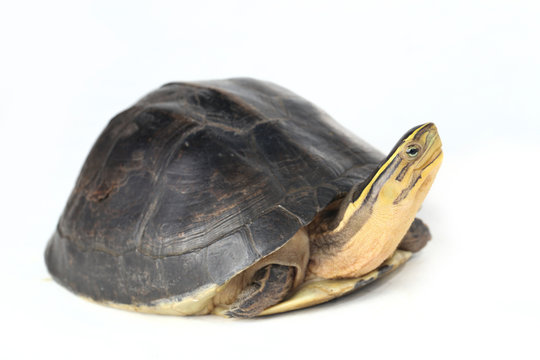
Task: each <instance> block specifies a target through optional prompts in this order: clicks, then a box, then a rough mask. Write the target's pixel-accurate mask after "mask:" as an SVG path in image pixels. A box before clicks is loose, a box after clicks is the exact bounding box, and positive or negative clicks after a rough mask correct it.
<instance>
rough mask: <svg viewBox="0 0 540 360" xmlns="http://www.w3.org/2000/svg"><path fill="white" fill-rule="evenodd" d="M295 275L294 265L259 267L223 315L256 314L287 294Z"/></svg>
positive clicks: (245, 316)
mask: <svg viewBox="0 0 540 360" xmlns="http://www.w3.org/2000/svg"><path fill="white" fill-rule="evenodd" d="M295 275H296V269H295V267H294V266H286V265H278V264H270V265H267V266H265V267H263V268H261V269H259V270H258V271H257V272H256V273H255V275H254V276H253V281H252V282H251V284H249V285H248V286H247V287H246V288H245V289H244V290H242V292H241V293H240V294H239V295H238V297H237V298H236V301H235V302H234V303H233V304H232V305H231V306H230V308H229V310H228V311H227V312H226V313H225V315H227V316H229V317H235V318H251V317H254V316H257V315H258V314H259V313H260V312H262V311H263V310H264V309H266V308H268V307H270V306H272V305H275V304H277V303H279V302H281V301H282V300H283V299H284V298H285V297H286V296H287V294H288V293H289V291H290V290H291V289H292V287H293V285H294V278H295Z"/></svg>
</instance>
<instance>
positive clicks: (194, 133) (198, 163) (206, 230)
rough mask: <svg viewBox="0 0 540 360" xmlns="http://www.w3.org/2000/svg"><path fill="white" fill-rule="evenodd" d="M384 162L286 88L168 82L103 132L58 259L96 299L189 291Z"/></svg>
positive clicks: (249, 259) (260, 251)
mask: <svg viewBox="0 0 540 360" xmlns="http://www.w3.org/2000/svg"><path fill="white" fill-rule="evenodd" d="M383 158H384V157H383V155H382V154H381V153H379V152H378V151H376V150H375V149H373V148H372V147H370V146H369V145H367V144H366V143H364V142H362V141H361V140H359V139H357V138H355V137H354V136H351V135H349V134H348V133H347V132H346V131H345V130H344V129H342V128H341V127H339V125H337V124H336V123H335V122H334V121H333V120H332V119H331V118H330V117H329V116H328V115H327V114H325V113H324V112H322V111H321V110H320V109H318V108H317V107H315V106H314V105H312V104H311V103H309V102H308V101H306V100H304V99H302V98H301V97H299V96H297V95H295V94H293V93H292V92H290V91H288V90H286V89H284V88H282V87H279V86H277V85H274V84H271V83H267V82H262V81H258V80H253V79H231V80H222V81H209V82H199V83H171V84H167V85H165V86H163V87H161V88H160V89H158V90H156V91H154V92H152V93H150V94H149V95H147V96H146V97H144V98H143V99H141V100H140V101H139V102H138V103H136V104H135V105H134V106H132V107H131V108H129V109H127V110H126V111H124V112H122V113H120V114H118V115H117V116H116V117H114V118H113V119H112V120H111V121H110V123H109V124H108V126H107V127H106V129H105V130H104V131H103V133H102V134H101V135H100V137H99V138H98V140H97V142H96V143H95V145H94V147H93V148H92V150H91V152H90V154H89V155H88V158H87V160H86V162H85V164H84V166H83V168H82V171H81V174H80V176H79V178H78V180H77V183H76V186H75V189H74V190H73V192H72V194H71V196H70V198H69V201H68V203H67V206H66V208H65V210H64V212H63V214H62V216H61V218H60V221H59V223H58V226H57V229H56V232H55V233H54V235H53V237H52V239H51V240H50V242H49V244H48V246H47V250H46V262H47V266H48V268H49V271H50V273H51V274H52V275H53V276H54V278H55V279H56V280H57V281H59V282H61V283H62V284H64V285H65V286H67V287H68V288H70V289H71V290H72V291H74V292H76V293H79V294H82V295H85V296H88V297H90V298H92V299H94V300H98V301H112V302H115V303H125V304H145V303H152V302H154V301H157V300H160V299H166V298H172V297H180V298H181V297H182V296H185V295H187V294H193V293H196V292H197V291H200V290H201V289H204V288H206V287H208V286H211V285H221V284H224V283H225V282H226V281H227V280H228V279H230V278H231V277H232V276H233V275H235V274H237V273H239V272H241V271H242V270H243V269H245V268H247V267H249V266H250V265H251V264H253V263H255V262H256V261H257V260H259V259H261V258H262V257H264V256H265V255H268V254H269V253H271V252H273V251H275V250H276V249H278V248H279V247H281V246H282V245H283V244H284V243H286V242H287V240H288V239H290V238H291V236H292V235H293V234H294V233H296V232H297V231H298V230H299V229H300V228H301V227H302V226H304V225H306V224H308V223H309V222H310V221H311V220H312V219H313V218H314V216H315V214H316V213H317V212H318V211H320V210H321V209H323V208H324V207H325V206H326V205H327V204H329V203H330V202H331V201H332V200H333V199H334V198H336V197H337V196H340V195H341V194H343V193H345V192H347V191H348V190H349V189H350V188H351V187H352V185H353V184H355V183H359V182H362V181H363V180H365V179H366V178H367V177H368V176H369V175H370V173H371V172H372V171H373V170H374V169H375V168H376V166H377V165H378V163H379V162H380V161H381V160H382V159H383Z"/></svg>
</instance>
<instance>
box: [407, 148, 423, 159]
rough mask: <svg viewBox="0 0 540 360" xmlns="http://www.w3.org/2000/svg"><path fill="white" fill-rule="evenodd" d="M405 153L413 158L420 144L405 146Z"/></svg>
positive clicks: (416, 154)
mask: <svg viewBox="0 0 540 360" xmlns="http://www.w3.org/2000/svg"><path fill="white" fill-rule="evenodd" d="M405 153H406V154H407V156H408V157H409V158H411V159H414V158H415V157H417V156H418V154H420V146H418V145H409V146H407V150H405Z"/></svg>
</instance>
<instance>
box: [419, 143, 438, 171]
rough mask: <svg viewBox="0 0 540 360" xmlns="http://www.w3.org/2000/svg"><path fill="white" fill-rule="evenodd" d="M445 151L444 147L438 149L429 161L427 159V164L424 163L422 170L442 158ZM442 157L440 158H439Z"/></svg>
mask: <svg viewBox="0 0 540 360" xmlns="http://www.w3.org/2000/svg"><path fill="white" fill-rule="evenodd" d="M442 156H443V152H442V149H441V148H439V149H437V150H436V151H435V152H434V154H433V155H431V157H430V158H429V160H428V161H426V165H424V166H423V167H422V168H421V169H422V171H425V170H426V169H428V168H429V167H431V166H432V165H433V164H434V163H435V162H436V161H437V160H442ZM439 158H440V159H439Z"/></svg>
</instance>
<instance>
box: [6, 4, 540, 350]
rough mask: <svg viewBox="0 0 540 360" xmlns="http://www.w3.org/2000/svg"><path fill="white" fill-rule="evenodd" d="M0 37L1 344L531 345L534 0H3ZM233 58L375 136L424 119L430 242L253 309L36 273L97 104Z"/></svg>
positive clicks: (92, 132) (240, 71)
mask: <svg viewBox="0 0 540 360" xmlns="http://www.w3.org/2000/svg"><path fill="white" fill-rule="evenodd" d="M0 53H1V54H0V75H1V77H0V134H1V139H0V154H1V157H2V158H1V159H2V161H1V166H0V169H1V170H0V171H1V176H0V191H1V199H0V201H1V207H0V211H1V213H0V219H1V220H0V221H1V227H0V238H1V241H2V245H1V249H2V256H1V261H0V266H1V268H0V270H1V271H0V294H1V306H0V324H1V325H0V326H1V330H2V332H3V334H2V335H1V336H0V344H1V346H0V351H1V352H2V355H1V357H2V358H5V359H10V358H37V357H39V358H54V359H63V358H70V359H71V358H88V359H104V358H117V359H118V358H123V359H135V358H161V359H174V358H177V359H199V358H207V356H208V358H210V357H212V358H217V357H219V358H233V359H242V358H246V359H248V358H256V359H259V358H263V359H264V358H268V359H286V358H291V357H292V356H297V357H300V356H301V358H327V359H328V358H331V359H351V358H359V359H375V358H376V359H381V358H389V359H390V358H398V357H399V358H414V359H424V358H426V359H427V358H430V359H440V358H442V359H444V358H473V357H475V358H488V357H498V356H500V357H502V358H515V359H525V358H535V359H538V358H539V357H540V351H539V350H538V341H539V333H540V330H539V321H540V310H539V307H540V296H539V290H538V289H539V281H538V277H539V275H540V270H539V268H538V260H537V259H538V252H539V251H540V245H539V243H540V236H539V231H538V223H539V221H540V219H539V211H538V204H539V200H540V197H539V195H538V191H539V190H538V189H539V187H538V183H539V181H540V172H539V170H538V168H539V156H540V146H539V141H538V138H539V136H540V125H539V123H540V4H539V3H538V2H534V1H531V2H526V1H485V2H481V1H448V2H438V1H424V2H423V1H354V2H353V1H350V2H340V1H332V2H323V1H296V2H293V1H272V2H266V3H265V5H263V2H260V3H258V2H255V1H222V2H217V1H216V2H209V1H195V0H191V1H188V2H179V1H154V2H152V3H146V4H145V3H142V2H138V1H125V2H112V1H95V2H89V1H54V0H48V1H17V2H15V1H12V2H8V1H6V2H2V5H1V6H0ZM234 76H251V77H256V78H261V79H266V80H270V81H273V82H276V83H278V84H280V85H283V86H285V87H287V88H289V89H291V90H293V91H294V92H296V93H298V94H300V95H302V96H303V97H305V98H307V99H309V100H311V101H313V102H314V103H315V104H317V105H319V106H320V107H322V108H323V109H325V110H326V111H327V112H328V113H330V114H331V115H332V116H333V117H334V118H335V119H336V120H337V121H339V122H340V123H342V124H343V125H344V126H345V127H346V128H348V129H350V131H351V132H353V133H355V134H357V135H358V136H360V137H362V138H364V139H366V140H367V141H369V142H370V143H372V144H373V145H375V146H376V147H378V148H380V149H381V150H384V151H388V150H390V149H391V147H392V146H393V144H394V142H395V141H397V140H398V139H399V137H400V136H401V135H402V134H403V133H404V132H405V131H406V130H408V129H409V128H410V127H412V126H414V125H417V124H420V123H423V122H427V121H433V122H435V123H436V124H437V126H438V128H439V131H440V134H441V137H442V139H443V144H444V150H445V161H444V163H443V166H442V169H441V171H440V173H439V176H438V178H437V180H436V182H435V185H434V186H433V189H432V191H431V193H430V195H429V196H428V199H427V200H426V202H425V203H424V207H423V209H422V211H421V217H422V218H423V219H424V220H426V222H427V223H428V224H429V225H430V226H431V230H432V233H433V234H434V239H433V240H432V241H431V243H430V244H429V245H428V246H427V247H426V248H425V249H424V250H423V251H422V252H421V253H419V254H418V255H417V256H415V257H414V258H413V259H412V260H411V261H410V262H409V263H408V264H407V265H406V266H405V267H404V268H403V269H402V270H401V271H399V272H397V273H395V274H393V275H391V276H390V277H388V278H387V279H385V280H382V281H380V282H379V283H377V284H376V285H373V286H371V287H369V288H368V289H366V291H362V292H359V293H356V294H354V295H351V296H348V297H346V298H344V299H341V300H338V301H334V302H332V303H330V304H326V305H323V306H319V307H316V308H312V309H308V310H303V311H297V312H294V313H290V314H286V315H281V316H275V317H269V318H264V319H259V320H254V321H231V320H226V319H221V318H218V317H213V316H207V317H195V318H177V317H165V316H152V315H141V314H135V313H129V312H124V311H120V310H114V309H109V308H105V307H102V306H99V305H94V304H91V303H88V302H86V301H83V300H81V299H79V298H77V297H76V296H74V295H72V294H71V293H69V292H67V291H65V290H64V289H63V288H61V287H60V286H58V285H57V284H55V283H54V282H53V281H51V280H50V279H49V276H48V274H47V271H46V269H45V266H44V262H43V256H42V254H43V250H44V248H45V244H46V242H47V240H48V237H49V236H50V235H51V234H52V232H53V230H54V228H55V225H56V222H57V220H58V217H59V215H60V213H61V211H62V209H63V207H64V205H65V202H66V200H67V197H68V194H69V192H70V191H71V189H72V187H73V185H74V182H75V179H76V176H77V175H78V172H79V170H80V167H81V165H82V163H83V161H84V158H85V156H86V154H87V153H88V151H89V149H90V147H91V145H92V144H93V142H94V140H95V139H96V137H97V136H98V134H99V133H100V131H101V130H102V129H103V128H104V126H105V125H106V123H107V122H108V120H109V119H110V118H112V117H113V116H114V115H115V114H116V113H117V112H119V111H121V110H123V109H125V108H126V107H128V106H130V105H131V104H133V103H134V102H135V101H137V100H138V99H139V98H140V97H141V96H143V95H144V94H145V93H147V92H148V91H150V90H152V89H155V88H156V87H158V86H160V85H162V84H163V83H166V82H170V81H180V80H201V79H214V78H226V77H234ZM6 354H7V356H6Z"/></svg>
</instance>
